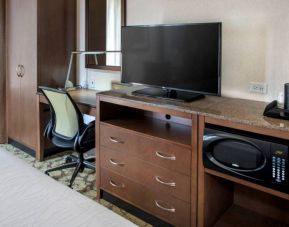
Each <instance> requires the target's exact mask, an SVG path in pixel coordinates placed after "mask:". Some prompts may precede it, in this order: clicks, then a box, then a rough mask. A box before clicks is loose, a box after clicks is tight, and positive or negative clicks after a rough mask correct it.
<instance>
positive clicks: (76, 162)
mask: <svg viewBox="0 0 289 227" xmlns="http://www.w3.org/2000/svg"><path fill="white" fill-rule="evenodd" d="M93 162H95V158H94V157H91V158H87V159H85V158H84V157H83V154H79V155H78V157H76V156H74V155H70V156H68V157H66V159H65V164H63V165H60V166H57V167H54V168H51V169H48V170H46V171H45V172H44V173H45V174H47V175H49V173H50V172H53V171H57V170H63V169H69V168H75V169H74V172H73V174H72V176H71V179H70V182H69V185H68V186H69V187H70V188H72V184H73V182H74V180H75V178H76V176H77V174H78V173H79V172H83V170H84V168H88V169H91V170H95V164H94V163H93Z"/></svg>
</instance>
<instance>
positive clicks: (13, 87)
mask: <svg viewBox="0 0 289 227" xmlns="http://www.w3.org/2000/svg"><path fill="white" fill-rule="evenodd" d="M6 23H7V29H6V30H7V34H6V40H7V127H8V137H9V138H10V139H13V140H15V141H17V142H19V143H21V144H23V145H25V146H27V147H29V148H31V149H33V150H35V149H36V110H37V108H36V107H37V106H36V105H37V103H36V92H37V87H38V86H40V85H45V86H52V87H64V83H65V77H66V69H67V63H68V61H69V54H70V52H71V51H73V50H75V47H76V0H70V1H65V0H41V1H37V0H25V1H23V0H7V1H6ZM72 80H73V79H72Z"/></svg>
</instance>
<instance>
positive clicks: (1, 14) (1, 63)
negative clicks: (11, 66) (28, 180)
mask: <svg viewBox="0 0 289 227" xmlns="http://www.w3.org/2000/svg"><path fill="white" fill-rule="evenodd" d="M5 68H6V62H5V0H0V143H5V142H6V117H5V112H6V101H5V100H6V89H5V84H6V82H5V81H6V80H5V78H6V71H5Z"/></svg>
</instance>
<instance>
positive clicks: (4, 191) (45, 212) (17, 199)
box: [0, 148, 135, 227]
mask: <svg viewBox="0 0 289 227" xmlns="http://www.w3.org/2000/svg"><path fill="white" fill-rule="evenodd" d="M0 226H1V227H2V226H5V227H10V226H11V227H14V226H15V227H21V226H25V227H30V226H35V227H42V226H44V227H45V226H47V227H48V226H49V227H54V226H59V227H60V226H61V227H66V226H69V227H74V226H81V227H82V226H93V227H96V226H118V227H119V226H135V225H134V224H132V223H131V222H129V221H127V220H126V219H124V218H122V217H121V216H119V215H117V214H115V213H113V212H112V211H110V210H109V209H107V208H105V207H104V206H102V205H100V204H98V203H96V202H94V201H92V200H90V199H88V198H86V197H85V196H83V195H81V194H79V193H78V192H75V191H73V190H72V189H70V188H68V187H67V186H64V185H62V184H60V183H58V182H57V181H55V180H53V179H51V178H50V177H48V176H46V175H45V174H43V173H41V172H39V171H38V170H36V169H34V168H33V167H31V166H29V165H28V164H27V163H25V162H24V161H22V160H20V159H19V158H17V157H15V156H13V155H12V154H10V153H9V152H7V151H5V150H4V149H1V148H0Z"/></svg>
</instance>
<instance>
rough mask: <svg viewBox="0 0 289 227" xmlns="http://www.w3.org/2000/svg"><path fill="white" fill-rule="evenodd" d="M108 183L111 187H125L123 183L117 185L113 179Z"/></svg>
mask: <svg viewBox="0 0 289 227" xmlns="http://www.w3.org/2000/svg"><path fill="white" fill-rule="evenodd" d="M109 183H110V185H111V186H112V187H115V188H124V187H125V185H124V184H123V183H121V184H120V185H118V184H116V183H115V182H114V181H113V180H110V181H109Z"/></svg>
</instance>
